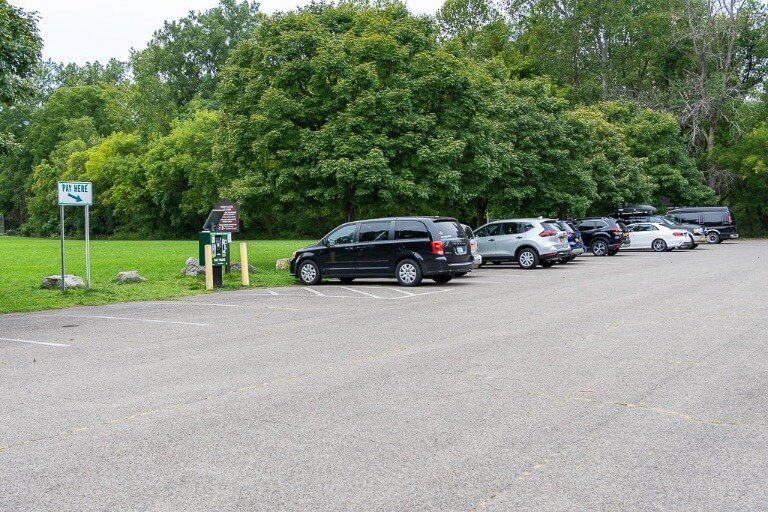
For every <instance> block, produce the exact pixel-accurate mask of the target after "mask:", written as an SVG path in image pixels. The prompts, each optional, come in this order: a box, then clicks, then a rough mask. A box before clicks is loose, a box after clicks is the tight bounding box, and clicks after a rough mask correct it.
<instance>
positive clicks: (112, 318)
mask: <svg viewBox="0 0 768 512" xmlns="http://www.w3.org/2000/svg"><path fill="white" fill-rule="evenodd" d="M41 316H47V317H61V318H93V319H96V320H121V321H133V322H149V323H153V324H176V325H196V326H201V327H207V326H210V325H211V324H205V323H200V322H179V321H175V320H155V319H153V318H135V317H128V316H107V315H58V314H46V315H41Z"/></svg>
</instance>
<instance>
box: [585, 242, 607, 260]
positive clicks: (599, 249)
mask: <svg viewBox="0 0 768 512" xmlns="http://www.w3.org/2000/svg"><path fill="white" fill-rule="evenodd" d="M589 250H590V251H592V254H594V255H595V256H605V255H606V254H608V243H607V242H606V241H605V240H595V241H594V242H592V245H590V246H589Z"/></svg>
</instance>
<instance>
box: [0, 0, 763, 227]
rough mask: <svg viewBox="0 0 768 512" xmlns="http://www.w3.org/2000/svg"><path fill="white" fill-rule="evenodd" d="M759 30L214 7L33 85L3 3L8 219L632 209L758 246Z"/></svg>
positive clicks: (463, 9) (1, 186) (636, 10)
mask: <svg viewBox="0 0 768 512" xmlns="http://www.w3.org/2000/svg"><path fill="white" fill-rule="evenodd" d="M9 20H13V21H9ZM11 23H15V25H13V27H15V28H13V30H17V31H18V30H20V31H22V32H18V33H19V34H22V37H20V38H14V39H13V40H12V41H11V39H9V37H8V34H10V32H7V30H11V29H6V27H10V26H12V25H11ZM767 23H768V8H766V5H765V2H764V1H761V0H672V1H661V0H621V1H617V2H605V1H598V0H588V1H584V0H579V1H576V0H505V1H500V0H499V1H495V0H446V1H445V3H444V5H443V6H442V8H441V9H440V10H439V11H438V12H437V13H435V16H434V17H430V16H415V15H413V14H412V13H410V12H409V11H408V9H407V7H406V6H405V5H404V4H402V3H400V2H398V1H396V0H385V1H383V2H376V3H368V2H364V1H350V2H341V3H339V4H338V5H333V4H322V3H320V4H312V5H310V6H308V7H305V8H301V9H298V10H295V11H290V12H285V13H277V14H274V15H271V16H264V15H263V14H261V13H260V12H259V11H258V6H257V4H256V3H254V2H251V1H237V0H221V3H220V5H218V6H217V7H214V8H213V9H210V10H208V11H204V12H190V13H189V15H188V16H186V17H184V18H182V19H180V20H176V21H173V20H172V21H168V22H166V23H165V24H164V25H163V27H161V28H160V29H159V30H158V31H157V32H155V34H154V35H153V37H152V39H151V40H150V41H149V42H148V45H147V46H146V48H143V49H139V50H137V51H134V52H133V54H132V57H131V59H130V61H129V62H120V61H117V60H114V59H113V60H110V61H109V62H107V63H105V64H102V63H98V62H94V63H87V64H85V65H82V66H80V65H75V64H57V63H52V62H47V63H38V62H37V61H38V56H39V49H40V41H39V38H37V32H36V28H35V18H34V17H33V16H31V15H29V14H27V13H24V12H23V11H21V10H19V9H16V8H13V7H10V6H9V5H8V4H7V2H6V1H5V0H0V26H2V28H3V33H2V34H0V60H2V59H5V64H0V95H5V96H0V141H2V144H1V145H0V213H3V214H4V215H5V216H6V226H8V227H10V228H11V229H20V230H22V232H24V233H29V234H51V233H54V232H55V230H56V229H57V222H58V220H57V211H56V204H55V197H54V191H55V182H56V181H57V180H59V179H63V178H68V179H83V180H90V181H93V182H94V187H95V190H96V198H95V205H94V208H93V210H92V212H93V213H92V219H93V230H94V232H95V233H96V234H97V235H109V236H158V237H178V236H189V235H191V234H192V233H194V231H196V230H197V229H199V226H200V225H201V223H202V221H203V219H204V217H205V215H206V214H207V211H208V210H209V209H210V207H211V206H212V205H213V204H214V203H215V202H216V201H218V200H220V199H222V198H225V197H227V198H231V199H236V200H238V201H239V202H240V204H241V215H242V218H243V219H244V223H245V225H244V227H245V229H246V231H247V232H248V233H249V234H253V235H261V236H292V235H317V234H320V232H322V231H323V230H325V229H327V228H329V227H333V226H334V225H335V224H337V223H338V222H340V221H342V220H344V219H351V218H361V217H367V216H378V215H401V214H403V215H404V214H443V215H454V216H457V217H459V218H460V219H461V220H463V221H465V222H468V223H471V224H479V223H482V222H484V221H485V220H486V219H487V218H489V217H496V218H498V217H504V216H517V215H551V216H560V217H576V216H582V215H586V214H601V215H602V214H610V213H611V212H612V211H613V210H614V209H615V208H616V207H618V206H621V205H623V204H626V203H630V202H649V203H652V204H656V205H657V206H660V207H662V208H663V207H665V206H670V205H681V204H716V203H718V202H726V203H728V204H731V205H732V206H734V208H735V210H736V212H737V220H738V221H739V222H740V223H742V226H744V227H746V228H747V229H748V230H750V231H751V232H756V233H757V232H767V231H768V211H767V210H766V204H768V172H766V161H768V156H766V147H767V143H766V141H767V140H768V136H767V135H766V133H768V128H766V123H768V104H767V103H766V94H765V81H766V77H767V76H768V30H766V28H768V25H767ZM9 41H10V42H9ZM9 55H10V57H9ZM9 62H10V63H12V64H13V67H9V65H8V63H9ZM24 92H26V94H22V93H24ZM11 101H12V102H13V104H10V103H11ZM68 222H69V223H71V226H70V228H72V229H79V228H80V226H79V224H78V222H80V221H79V220H78V219H77V218H76V217H73V218H71V219H69V220H68Z"/></svg>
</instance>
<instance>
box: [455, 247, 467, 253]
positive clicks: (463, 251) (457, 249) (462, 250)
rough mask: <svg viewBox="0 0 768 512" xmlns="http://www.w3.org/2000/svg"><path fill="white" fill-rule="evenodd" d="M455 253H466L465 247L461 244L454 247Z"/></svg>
mask: <svg viewBox="0 0 768 512" xmlns="http://www.w3.org/2000/svg"><path fill="white" fill-rule="evenodd" d="M456 254H467V248H466V247H464V246H463V245H460V246H458V247H456Z"/></svg>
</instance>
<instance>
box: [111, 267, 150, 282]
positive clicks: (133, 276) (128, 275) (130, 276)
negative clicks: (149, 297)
mask: <svg viewBox="0 0 768 512" xmlns="http://www.w3.org/2000/svg"><path fill="white" fill-rule="evenodd" d="M144 281H146V279H145V278H143V277H142V276H141V274H139V271H138V270H123V271H121V272H118V273H117V277H115V282H116V283H120V284H124V283H143V282H144Z"/></svg>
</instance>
